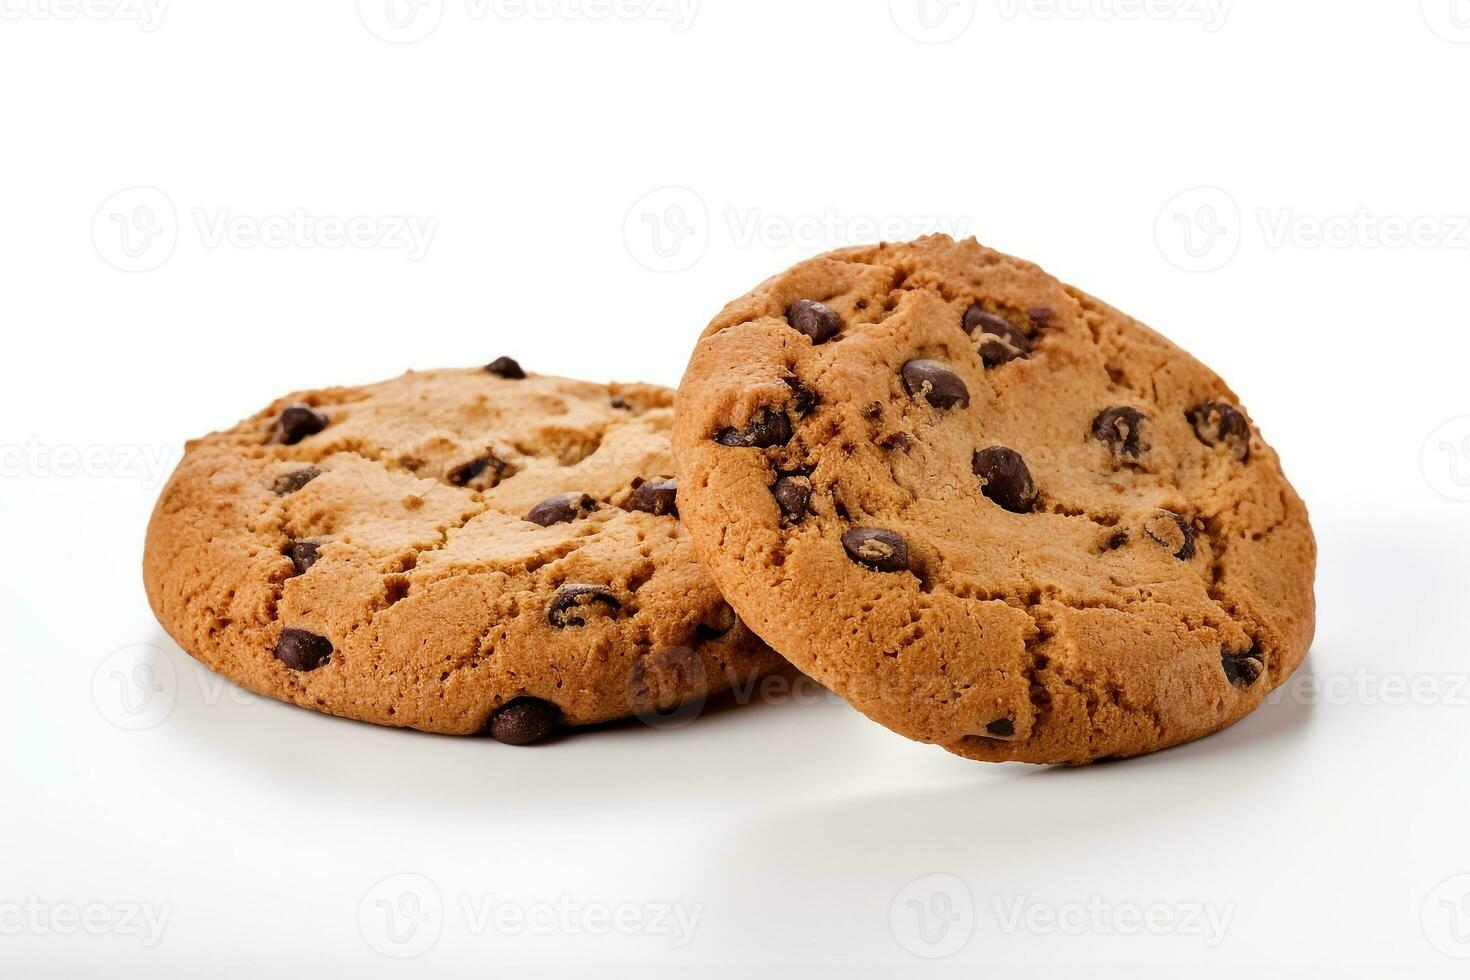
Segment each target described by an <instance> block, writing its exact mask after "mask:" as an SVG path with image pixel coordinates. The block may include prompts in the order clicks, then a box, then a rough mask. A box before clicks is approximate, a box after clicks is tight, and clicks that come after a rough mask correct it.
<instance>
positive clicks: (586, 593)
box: [546, 582, 623, 630]
mask: <svg viewBox="0 0 1470 980" xmlns="http://www.w3.org/2000/svg"><path fill="white" fill-rule="evenodd" d="M598 606H601V607H602V608H601V609H599V608H597V607H598ZM621 608H623V604H622V603H621V602H619V601H618V600H617V598H616V597H615V596H614V595H613V594H612V590H610V589H608V588H606V587H605V586H601V585H582V584H579V583H575V582H573V583H569V584H567V585H563V586H562V587H561V588H559V589H557V590H556V594H555V595H554V596H552V597H551V603H550V604H549V605H548V606H547V607H546V621H547V622H548V623H550V624H551V625H552V626H555V627H556V628H557V629H559V630H563V629H566V628H567V627H568V626H586V625H587V617H588V616H591V615H594V614H597V615H604V616H611V615H613V614H614V613H616V612H617V611H618V610H619V609H621Z"/></svg>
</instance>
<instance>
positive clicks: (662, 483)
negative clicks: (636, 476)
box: [624, 477, 679, 517]
mask: <svg viewBox="0 0 1470 980" xmlns="http://www.w3.org/2000/svg"><path fill="white" fill-rule="evenodd" d="M678 493H679V481H678V480H676V479H674V478H673V477H669V478H668V479H660V480H648V481H647V482H644V483H640V484H638V485H637V486H636V487H634V488H633V493H632V494H631V495H630V496H629V497H628V502H627V503H626V504H624V507H626V508H627V509H628V510H641V511H643V512H644V513H645V514H652V515H653V516H655V517H664V516H673V517H678V516H679V505H678Z"/></svg>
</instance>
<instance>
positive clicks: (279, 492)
mask: <svg viewBox="0 0 1470 980" xmlns="http://www.w3.org/2000/svg"><path fill="white" fill-rule="evenodd" d="M321 475H322V471H321V470H319V469H317V468H316V467H315V466H308V467H306V468H305V469H301V470H293V471H292V472H290V473H287V474H286V475H285V476H278V477H276V482H275V484H274V485H273V486H272V487H271V489H272V490H274V491H275V492H276V496H277V497H284V496H286V494H288V493H295V492H296V491H297V490H300V489H301V488H302V487H304V486H306V485H307V484H308V483H310V482H311V481H312V480H315V479H316V478H317V477H319V476H321Z"/></svg>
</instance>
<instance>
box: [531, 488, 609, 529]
mask: <svg viewBox="0 0 1470 980" xmlns="http://www.w3.org/2000/svg"><path fill="white" fill-rule="evenodd" d="M596 509H597V501H595V500H593V499H592V498H591V497H589V496H588V495H587V494H585V493H559V494H557V495H556V496H555V497H547V498H546V499H545V500H543V501H541V503H539V504H537V505H536V506H535V507H532V508H531V509H530V510H528V511H527V512H526V520H528V521H530V522H531V523H532V524H540V525H541V526H542V527H550V526H551V525H553V524H565V523H567V522H568V521H575V520H576V519H577V518H579V517H586V516H587V515H588V514H590V513H592V512H593V511H594V510H596Z"/></svg>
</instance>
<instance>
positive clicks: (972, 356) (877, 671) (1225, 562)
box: [674, 236, 1316, 763]
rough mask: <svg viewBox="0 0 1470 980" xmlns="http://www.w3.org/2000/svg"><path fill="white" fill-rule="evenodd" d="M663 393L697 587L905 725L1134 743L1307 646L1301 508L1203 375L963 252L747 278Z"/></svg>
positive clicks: (1043, 755) (1219, 723) (799, 660)
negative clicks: (674, 394)
mask: <svg viewBox="0 0 1470 980" xmlns="http://www.w3.org/2000/svg"><path fill="white" fill-rule="evenodd" d="M678 408H679V410H678V416H677V419H676V421H675V428H674V452H675V457H676V462H677V464H678V468H679V474H678V475H679V481H680V486H679V508H680V512H681V513H682V514H683V515H684V520H685V521H686V523H687V524H688V526H689V527H690V530H691V531H692V533H693V535H694V538H695V544H696V547H697V548H698V551H699V554H700V557H701V558H702V559H703V560H704V561H705V563H706V565H707V567H708V568H709V569H710V571H711V573H712V574H713V575H714V577H715V580H716V581H717V582H718V583H719V585H720V587H721V589H722V590H723V591H724V593H725V595H726V597H727V598H728V599H729V601H730V602H731V603H732V605H733V606H734V607H735V609H736V610H737V612H738V613H739V614H740V616H741V617H742V618H743V619H744V620H745V621H746V622H748V623H749V624H750V626H751V627H752V628H753V629H754V630H755V631H756V632H757V633H758V634H760V635H761V636H762V637H763V638H764V639H765V640H766V641H767V642H769V643H770V644H771V645H772V646H773V647H775V648H776V649H777V650H779V651H781V652H782V653H783V654H785V655H786V656H787V658H788V659H790V660H791V661H792V662H793V663H794V664H796V666H798V667H799V668H801V669H802V670H803V671H805V672H807V673H808V674H810V675H811V676H812V677H814V678H815V679H816V680H818V681H820V682H822V683H823V684H826V685H827V686H829V687H831V688H832V689H834V690H835V691H837V692H838V693H840V694H842V695H843V696H844V697H845V698H846V699H847V700H848V701H849V702H850V703H851V704H852V705H853V706H854V707H856V708H858V709H859V710H861V711H862V712H864V713H865V714H867V715H868V716H869V717H871V718H873V719H874V720H876V721H878V722H880V723H882V724H884V725H886V726H887V727H889V728H891V729H893V730H894V731H897V732H899V733H901V734H904V735H907V736H909V737H910V738H914V739H918V740H921V741H926V742H933V743H937V744H939V745H942V746H943V747H945V748H946V749H949V750H950V751H952V752H955V753H957V754H959V755H963V756H967V757H969V758H974V759H983V760H991V761H1006V760H1022V761H1029V762H1041V763H1083V762H1088V761H1092V760H1095V759H1098V758H1103V757H1108V756H1131V755H1138V754H1140V753H1144V752H1149V751H1153V750H1156V749H1160V748H1164V747H1167V746H1170V745H1175V744H1178V743H1180V742H1184V741H1188V740H1190V739H1193V738H1198V737H1200V736H1202V735H1205V734H1208V733H1210V732H1213V731H1216V730H1218V729H1221V728H1223V727H1225V726H1227V725H1230V724H1232V723H1234V722H1235V721H1237V720H1239V719H1240V718H1241V717H1243V716H1244V715H1246V714H1247V713H1249V712H1250V711H1251V710H1252V709H1254V708H1255V707H1256V706H1257V705H1259V704H1260V703H1261V701H1262V699H1264V697H1265V696H1266V694H1267V693H1268V692H1269V691H1270V690H1271V689H1272V688H1274V687H1275V686H1277V685H1278V684H1280V683H1281V682H1282V681H1283V680H1285V679H1286V678H1287V676H1289V675H1290V673H1291V672H1292V671H1293V670H1294V669H1295V668H1296V667H1297V665H1298V664H1299V663H1300V662H1301V660H1302V658H1303V657H1304V656H1305V654H1306V651H1307V648H1308V646H1309V645H1310V643H1311V637H1312V633H1313V629H1314V615H1315V614H1314V600H1313V577H1314V572H1315V561H1316V558H1315V553H1316V548H1315V543H1314V540H1313V537H1312V531H1311V527H1310V525H1309V524H1308V521H1307V514H1306V509H1305V507H1304V506H1303V504H1302V502H1301V500H1300V498H1299V497H1298V496H1297V494H1296V493H1295V491H1294V490H1293V489H1292V487H1291V486H1290V484H1289V483H1288V482H1287V480H1286V478H1285V477H1284V476H1283V474H1282V471H1281V468H1280V465H1279V463H1278V460H1277V458H1276V454H1275V453H1274V451H1272V449H1271V448H1270V447H1269V446H1268V445H1266V443H1265V442H1264V441H1263V440H1262V439H1261V437H1260V435H1259V433H1258V432H1257V431H1256V429H1255V428H1254V426H1253V425H1252V424H1251V423H1250V421H1249V418H1248V416H1247V415H1246V413H1245V410H1244V409H1243V408H1241V407H1240V405H1239V401H1238V399H1237V398H1236V397H1235V395H1234V394H1233V393H1232V392H1231V391H1230V389H1229V388H1228V387H1227V386H1226V385H1225V383H1224V382H1223V381H1222V380H1221V379H1220V378H1219V377H1217V376H1216V375H1215V374H1214V373H1213V372H1211V371H1210V370H1209V369H1208V368H1207V367H1205V366H1204V365H1202V364H1200V363H1199V362H1198V361H1197V360H1195V359H1194V358H1193V357H1191V356H1190V355H1189V354H1187V353H1186V352H1184V351H1182V350H1180V349H1179V348H1178V347H1176V346H1174V345H1173V344H1171V343H1170V342H1169V341H1167V340H1165V339H1164V338H1163V337H1161V336H1159V335H1158V334H1156V333H1154V332H1153V331H1152V330H1150V329H1148V328H1147V327H1145V326H1143V325H1142V324H1140V323H1138V322H1137V321H1135V320H1133V319H1131V318H1129V317H1127V316H1126V315H1124V314H1122V313H1120V312H1118V311H1117V310H1114V309H1112V308H1110V307H1108V306H1107V305H1105V304H1103V303H1101V302H1099V301H1097V300H1095V299H1093V298H1092V297H1090V296H1088V295H1086V294H1084V293H1082V292H1081V291H1079V290H1077V289H1074V288H1072V287H1069V286H1066V285H1064V284H1062V283H1060V282H1058V281H1057V280H1055V279H1053V278H1052V277H1051V276H1049V275H1047V274H1046V273H1045V272H1043V271H1042V270H1041V269H1039V268H1037V267H1036V266H1034V265H1032V264H1030V263H1028V262H1024V261H1022V260H1019V259H1015V258H1012V257H1010V256H1006V255H1003V254H1001V253H998V252H995V251H992V250H990V249H987V248H985V247H983V246H981V245H979V244H977V243H976V242H975V241H974V240H973V239H971V240H968V241H964V242H955V241H952V240H951V239H949V238H947V237H945V236H932V237H929V238H924V239H920V240H918V241H915V242H911V243H907V244H900V245H878V246H872V247H859V248H849V249H843V250H839V251H836V252H832V253H829V254H827V255H824V256H820V257H818V258H815V259H812V260H810V261H807V262H803V263H801V264H800V265H797V266H795V267H793V268H792V269H790V270H788V271H787V272H785V273H783V274H781V275H778V276H776V277H774V278H772V279H770V280H768V281H767V282H765V283H763V284H762V285H761V286H759V287H758V288H757V289H756V290H755V291H753V292H751V293H750V294H748V295H746V296H744V297H742V298H740V299H738V300H735V301H734V302H732V303H730V304H728V305H727V306H726V307H725V309H724V310H723V311H722V312H721V313H720V314H719V316H717V317H716V318H715V320H714V321H713V322H712V323H711V324H710V326H709V327H708V329H707V330H706V331H705V333H704V335H703V336H702V338H701V340H700V343H699V345H698V347H697V348H696V350H695V353H694V355H693V357H692V359H691V361H690V364H689V367H688V370H687V372H686V373H685V376H684V380H683V383H682V385H681V387H680V390H679V400H678Z"/></svg>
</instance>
